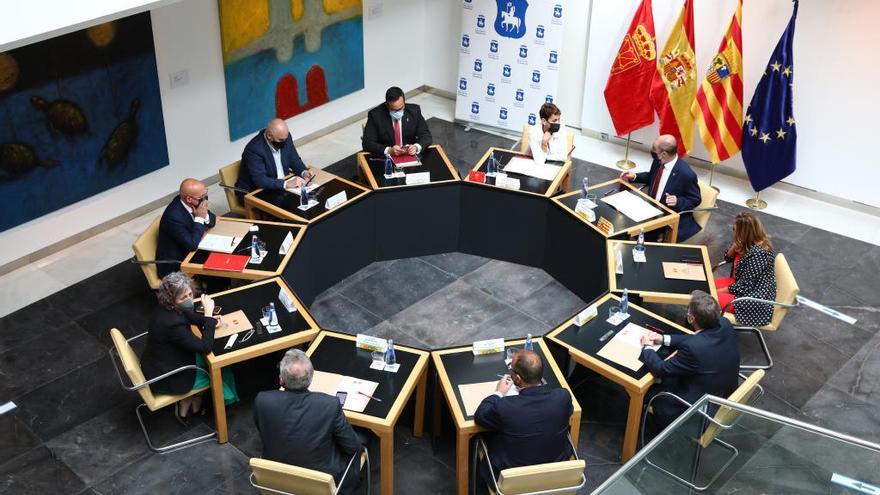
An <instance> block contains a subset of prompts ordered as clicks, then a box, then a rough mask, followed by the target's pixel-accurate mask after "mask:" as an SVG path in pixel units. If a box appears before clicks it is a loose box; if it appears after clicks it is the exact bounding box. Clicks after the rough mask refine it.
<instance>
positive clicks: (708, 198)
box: [693, 181, 719, 229]
mask: <svg viewBox="0 0 880 495" xmlns="http://www.w3.org/2000/svg"><path fill="white" fill-rule="evenodd" d="M698 184H699V185H700V197H701V199H700V204H699V205H697V208H712V207H713V206H715V204H716V203H717V202H718V192H719V191H718V188H716V187H715V186H710V185H709V184H706V183H705V182H703V181H698ZM693 215H694V221H695V222H697V225H699V226H700V228H701V229H704V228H706V224H707V223H709V217H710V216H712V212H711V211H696V212H694V213H693Z"/></svg>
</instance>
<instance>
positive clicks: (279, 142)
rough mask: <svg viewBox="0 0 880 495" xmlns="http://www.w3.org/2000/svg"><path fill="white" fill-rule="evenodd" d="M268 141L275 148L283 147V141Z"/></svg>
mask: <svg viewBox="0 0 880 495" xmlns="http://www.w3.org/2000/svg"><path fill="white" fill-rule="evenodd" d="M269 143H271V144H272V147H273V148H275V150H280V149H281V148H283V147H284V141H278V142H276V141H269Z"/></svg>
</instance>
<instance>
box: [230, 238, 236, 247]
mask: <svg viewBox="0 0 880 495" xmlns="http://www.w3.org/2000/svg"><path fill="white" fill-rule="evenodd" d="M232 246H235V236H232V240H231V241H229V247H232Z"/></svg>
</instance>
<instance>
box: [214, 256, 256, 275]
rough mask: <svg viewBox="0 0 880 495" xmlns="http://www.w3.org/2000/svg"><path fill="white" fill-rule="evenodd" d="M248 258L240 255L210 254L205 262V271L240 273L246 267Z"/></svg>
mask: <svg viewBox="0 0 880 495" xmlns="http://www.w3.org/2000/svg"><path fill="white" fill-rule="evenodd" d="M250 259H251V257H250V256H245V255H242V254H223V253H211V254H210V255H208V259H206V260H205V265H204V266H205V269H206V270H220V271H224V272H240V271H242V270H244V267H245V266H247V264H248V260H250Z"/></svg>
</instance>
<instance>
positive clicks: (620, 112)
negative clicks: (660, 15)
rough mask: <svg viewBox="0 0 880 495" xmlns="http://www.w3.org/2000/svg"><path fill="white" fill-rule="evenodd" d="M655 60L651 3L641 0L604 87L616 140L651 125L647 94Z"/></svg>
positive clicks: (651, 112)
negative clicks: (616, 136)
mask: <svg viewBox="0 0 880 495" xmlns="http://www.w3.org/2000/svg"><path fill="white" fill-rule="evenodd" d="M656 59H657V45H656V43H655V41H654V13H653V9H652V8H651V0H642V3H641V5H639V8H638V10H636V15H635V16H634V17H633V20H632V22H631V23H630V25H629V30H627V32H626V34H625V35H624V36H623V42H622V43H621V44H620V50H618V51H617V56H616V57H614V63H612V64H611V74H610V75H609V76H608V83H607V84H606V85H605V104H606V105H608V113H609V114H611V121H612V122H614V130H615V131H616V132H617V135H618V136H623V135H625V134H628V133H630V132H632V131H635V130H637V129H641V128H642V127H645V126H649V125H651V124H653V123H654V108H653V106H651V99H650V92H651V78H652V77H653V76H654V72H655V70H656V69H655V60H656Z"/></svg>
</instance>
